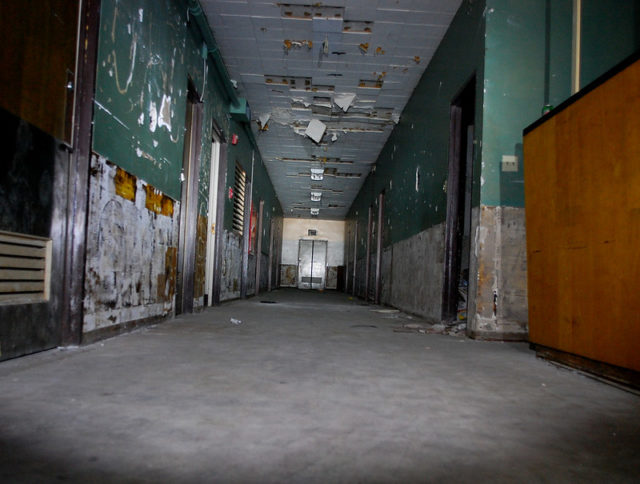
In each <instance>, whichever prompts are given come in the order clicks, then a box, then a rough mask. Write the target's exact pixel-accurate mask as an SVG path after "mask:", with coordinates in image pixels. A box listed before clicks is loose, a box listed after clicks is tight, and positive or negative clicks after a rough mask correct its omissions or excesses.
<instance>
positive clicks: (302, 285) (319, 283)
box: [298, 239, 327, 289]
mask: <svg viewBox="0 0 640 484" xmlns="http://www.w3.org/2000/svg"><path fill="white" fill-rule="evenodd" d="M326 273H327V241H326V240H304V239H303V240H300V244H299V248H298V288H299V289H324V286H325V276H326Z"/></svg>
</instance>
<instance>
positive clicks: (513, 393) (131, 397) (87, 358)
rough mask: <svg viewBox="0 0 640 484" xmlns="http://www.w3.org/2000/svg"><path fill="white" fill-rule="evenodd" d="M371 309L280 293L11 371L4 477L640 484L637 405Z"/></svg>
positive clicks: (545, 367)
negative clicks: (406, 329)
mask: <svg viewBox="0 0 640 484" xmlns="http://www.w3.org/2000/svg"><path fill="white" fill-rule="evenodd" d="M261 300H272V301H277V304H265V303H261V302H260V301H261ZM372 309H376V307H375V306H366V305H363V303H362V302H361V301H358V300H350V299H349V298H348V297H347V296H345V295H344V294H336V293H329V292H325V293H317V292H314V293H309V292H306V293H302V292H298V291H294V290H279V291H274V292H272V293H269V294H264V295H262V296H260V297H258V298H253V299H250V300H247V301H235V302H231V303H227V304H224V305H223V306H221V307H219V308H215V309H210V310H207V311H205V312H204V313H201V314H197V315H189V316H185V317H181V318H179V319H176V320H173V321H170V322H167V323H163V324H159V325H157V326H154V327H150V328H147V329H144V330H140V331H137V332H134V333H131V334H127V335H123V336H120V337H117V338H112V339H109V340H106V341H103V342H100V343H96V344H93V345H89V346H84V347H81V348H75V349H64V350H62V349H60V350H54V351H49V352H45V353H40V354H38V355H32V356H29V357H25V358H20V359H16V360H11V361H8V362H4V363H2V364H0V482H58V481H66V482H83V483H84V482H225V483H226V482H239V483H245V482H246V483H251V482H261V483H262V482H267V483H268V482H305V483H307V482H322V483H327V482H363V483H369V482H371V483H374V482H380V483H383V482H403V483H411V482H572V483H576V482H634V481H635V482H638V481H639V480H640V418H639V417H640V397H639V396H637V395H635V394H632V393H628V392H626V391H623V390H621V389H618V388H615V387H612V386H609V385H606V384H603V383H600V382H598V381H595V380H592V379H590V378H587V377H584V376H582V375H580V374H578V373H575V372H572V371H568V370H564V369H559V368H556V367H555V366H553V365H551V364H549V363H546V362H544V361H540V360H537V359H536V358H535V356H534V354H533V353H532V352H531V351H530V350H529V349H528V346H527V345H526V344H504V343H490V342H479V341H473V340H469V339H466V338H463V337H456V336H443V335H436V334H421V333H402V332H394V331H393V329H394V328H398V327H401V326H402V325H403V324H406V323H416V322H417V320H416V319H411V318H410V317H408V316H406V315H403V314H402V313H395V314H394V313H380V312H375V311H373V310H372ZM378 309H379V308H378ZM230 318H237V319H239V320H241V321H242V324H239V325H234V324H231V322H230Z"/></svg>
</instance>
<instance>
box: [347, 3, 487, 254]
mask: <svg viewBox="0 0 640 484" xmlns="http://www.w3.org/2000/svg"><path fill="white" fill-rule="evenodd" d="M484 7H485V4H484V2H478V1H473V2H472V1H469V0H465V1H464V2H463V3H462V6H461V7H460V9H459V10H458V12H457V14H456V16H455V18H454V20H453V22H452V24H451V26H450V28H449V30H448V31H447V33H446V35H445V37H444V39H443V40H442V42H441V44H440V46H439V47H438V50H437V51H436V53H435V55H434V56H433V58H432V59H431V62H430V63H429V66H428V67H427V68H426V70H425V73H424V75H423V76H422V79H421V80H420V82H419V83H418V86H417V87H416V89H415V91H414V93H413V94H412V96H411V98H410V99H409V102H408V103H407V106H406V107H405V109H404V112H403V113H402V116H401V117H400V122H399V123H398V125H397V126H396V127H395V129H394V131H393V133H392V134H391V135H390V137H389V139H388V141H387V143H386V144H385V146H384V148H383V150H382V152H381V153H380V156H379V157H378V160H377V162H376V171H375V173H374V174H371V175H369V177H368V178H367V180H366V181H365V183H364V185H363V187H362V189H361V191H360V192H359V194H358V196H357V197H356V200H355V201H354V203H353V205H352V207H351V209H350V211H349V215H348V218H351V219H353V218H358V219H359V221H360V222H359V229H358V230H359V233H360V234H362V233H364V232H363V231H366V226H367V218H368V208H369V205H371V204H374V206H375V200H376V197H377V196H378V194H379V193H380V192H381V191H382V190H385V207H384V212H385V237H384V244H385V245H388V244H390V243H393V242H397V241H400V240H403V239H406V238H407V237H410V236H412V235H414V234H416V233H418V232H421V231H423V230H425V229H426V228H429V227H431V226H433V225H436V224H438V223H441V222H442V221H444V219H445V215H446V185H445V182H446V180H447V176H448V159H449V156H448V150H449V112H450V106H451V103H452V102H453V100H454V99H455V98H456V97H457V95H458V94H459V93H460V91H461V90H462V88H463V87H464V86H465V85H466V84H467V83H468V82H469V81H470V80H471V79H472V78H473V76H474V75H475V76H476V110H475V111H476V114H477V116H476V124H475V126H476V139H481V136H482V123H481V118H480V117H479V113H481V112H482V109H481V106H482V98H483V95H482V84H483V78H482V73H483V57H484V33H485V27H484V17H483V12H484ZM479 163H480V157H479V153H476V157H475V160H474V172H475V173H476V174H478V173H479V169H478V168H479ZM416 173H417V178H418V183H417V190H416ZM473 178H474V192H475V193H476V196H475V203H476V205H477V203H478V195H477V192H478V190H477V187H478V184H479V176H478V175H475V176H474V177H473ZM356 212H357V216H356ZM359 238H360V237H359Z"/></svg>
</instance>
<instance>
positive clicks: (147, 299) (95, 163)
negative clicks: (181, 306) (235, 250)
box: [84, 156, 180, 340]
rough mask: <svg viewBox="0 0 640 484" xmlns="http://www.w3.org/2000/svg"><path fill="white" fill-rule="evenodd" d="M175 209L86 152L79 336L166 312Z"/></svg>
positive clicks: (172, 281)
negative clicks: (86, 224) (85, 227)
mask: <svg viewBox="0 0 640 484" xmlns="http://www.w3.org/2000/svg"><path fill="white" fill-rule="evenodd" d="M179 210H180V205H179V203H177V202H175V203H174V202H173V200H171V199H170V198H168V197H166V195H164V196H163V195H162V194H161V193H160V192H158V191H157V190H155V189H154V188H153V187H152V186H150V185H148V184H146V183H145V182H144V181H142V180H140V179H138V178H137V177H136V176H134V175H132V174H129V173H127V172H125V171H124V170H122V169H121V168H119V167H117V166H115V165H114V164H113V163H110V162H108V161H107V160H106V159H104V158H101V157H98V156H94V157H93V158H92V163H91V177H90V203H89V220H90V225H89V235H88V237H87V258H86V277H85V299H84V332H85V340H87V339H92V338H96V337H98V336H100V335H103V334H109V332H110V331H113V330H114V329H116V328H117V329H121V328H122V327H123V326H126V324H131V322H134V321H135V322H142V321H148V320H153V319H157V318H160V317H164V316H167V315H169V314H171V312H172V311H173V300H174V295H175V288H176V262H177V259H176V254H177V247H178V217H177V215H178V213H179Z"/></svg>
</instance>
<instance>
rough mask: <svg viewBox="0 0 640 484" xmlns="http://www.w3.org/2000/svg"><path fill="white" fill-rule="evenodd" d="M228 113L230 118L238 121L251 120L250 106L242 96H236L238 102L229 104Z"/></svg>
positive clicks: (245, 121) (246, 121)
mask: <svg viewBox="0 0 640 484" xmlns="http://www.w3.org/2000/svg"><path fill="white" fill-rule="evenodd" d="M229 114H230V115H231V119H233V120H234V121H237V122H239V123H249V122H250V121H251V108H250V107H249V103H248V102H247V100H246V99H245V98H243V97H240V98H238V104H231V105H230V106H229Z"/></svg>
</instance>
